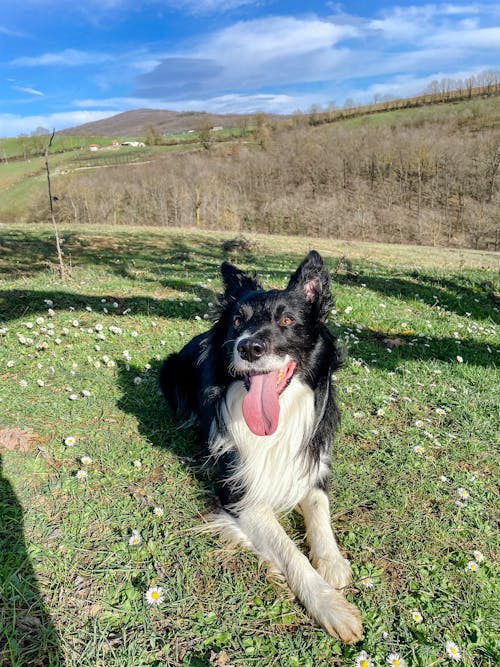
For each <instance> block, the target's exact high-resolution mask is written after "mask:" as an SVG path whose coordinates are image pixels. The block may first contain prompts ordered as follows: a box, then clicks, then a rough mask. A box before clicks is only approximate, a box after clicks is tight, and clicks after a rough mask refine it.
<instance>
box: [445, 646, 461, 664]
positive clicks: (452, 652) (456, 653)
mask: <svg viewBox="0 0 500 667" xmlns="http://www.w3.org/2000/svg"><path fill="white" fill-rule="evenodd" d="M446 653H447V654H448V657H449V658H451V660H454V661H455V662H460V660H461V659H462V655H461V653H460V649H459V648H458V646H457V645H456V644H455V642H446Z"/></svg>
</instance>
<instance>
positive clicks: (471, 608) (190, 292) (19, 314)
mask: <svg viewBox="0 0 500 667" xmlns="http://www.w3.org/2000/svg"><path fill="white" fill-rule="evenodd" d="M62 236H63V237H64V239H65V241H64V246H63V247H64V249H65V262H66V264H67V266H68V267H71V275H70V277H68V278H67V279H66V280H65V282H61V281H60V280H59V278H58V276H57V272H56V266H55V261H56V260H55V251H54V243H53V239H52V236H51V231H50V229H49V228H48V227H45V226H12V227H9V226H6V225H4V226H0V238H1V241H0V250H1V252H0V290H1V292H0V346H1V355H0V357H1V359H0V378H1V383H0V462H2V463H3V473H2V474H1V476H0V525H1V526H2V530H1V532H0V664H1V665H5V666H9V667H25V666H27V665H30V666H31V665H33V666H36V665H42V664H43V665H52V666H53V667H55V666H58V665H66V666H67V667H71V666H74V667H76V666H78V667H82V666H86V665H88V666H89V667H90V666H92V667H95V666H98V667H101V666H102V667H104V666H105V667H113V666H116V667H124V666H129V665H130V666H133V667H139V666H143V665H144V666H146V665H157V666H160V665H162V666H163V665H171V666H181V665H182V666H190V667H203V666H205V667H209V666H210V665H218V666H219V667H230V666H231V665H232V666H244V667H247V666H248V667H250V666H255V667H261V666H262V665H266V666H267V665H276V666H280V667H289V666H300V667H309V666H310V667H326V666H329V667H331V666H332V665H336V666H340V665H345V666H348V665H349V666H350V665H355V664H356V660H357V659H358V658H359V656H360V654H361V653H362V652H363V651H365V652H366V653H367V654H368V655H369V656H370V657H371V661H372V662H373V665H374V666H375V667H383V666H385V665H387V664H388V663H387V662H386V660H387V658H388V656H390V655H393V654H397V655H399V656H400V659H401V660H400V665H403V664H404V663H403V659H404V660H405V661H406V665H408V667H413V666H418V667H431V666H435V665H451V664H456V662H455V660H456V661H457V662H458V657H459V656H458V653H456V654H455V658H450V657H449V651H450V650H451V649H450V645H449V644H448V651H447V642H454V646H456V649H455V651H459V652H460V660H459V661H460V663H461V664H463V665H465V666H466V667H493V666H494V665H497V664H499V657H500V656H499V653H498V645H497V643H496V642H497V635H496V620H498V616H496V607H495V599H498V546H499V545H498V532H496V524H495V516H496V510H497V509H498V507H497V506H496V505H495V503H496V501H497V496H496V495H495V494H496V481H498V473H499V471H498V467H496V466H497V462H496V461H495V458H494V451H495V447H496V445H497V444H498V404H499V383H498V370H497V364H498V356H499V348H500V340H499V332H498V319H499V307H500V306H499V302H498V291H499V285H498V283H495V281H496V280H497V278H498V269H499V259H498V255H496V254H494V253H492V252H479V251H476V252H474V251H458V250H456V251H453V250H439V249H436V248H425V247H415V248H412V247H408V246H387V245H382V244H370V243H346V242H337V241H333V240H325V239H315V240H314V244H312V243H311V241H309V240H307V239H301V238H298V237H291V238H283V237H269V236H268V237H265V236H251V237H249V238H248V240H247V243H245V244H241V246H242V247H241V248H240V249H238V248H237V249H236V250H233V251H230V252H226V251H224V249H223V242H224V241H225V240H227V239H228V238H230V237H228V235H227V234H225V235H224V234H221V233H216V232H211V233H208V232H206V233H202V232H199V231H197V232H186V231H184V230H183V231H180V230H175V229H172V230H169V231H166V232H165V231H160V230H158V229H156V230H155V231H153V232H152V231H151V230H148V229H146V228H134V227H127V228H120V229H117V228H91V229H89V228H84V227H71V228H70V227H68V228H66V229H64V231H63V233H62ZM310 247H316V248H317V249H319V250H320V251H321V252H322V254H323V255H324V257H325V259H326V260H327V262H328V264H329V267H330V268H331V271H332V275H333V292H334V295H335V297H336V305H335V310H334V311H332V313H331V316H330V320H329V327H330V328H331V330H332V332H334V333H335V335H337V336H338V337H339V338H340V339H341V340H343V341H345V345H346V348H347V351H348V359H347V362H346V365H345V368H344V369H343V370H341V371H340V372H339V373H338V374H337V381H336V386H337V393H338V400H339V403H340V405H341V410H342V426H341V430H340V433H339V434H338V437H337V439H336V441H335V457H334V471H333V477H332V483H331V499H332V522H333V526H334V530H335V532H336V534H337V537H338V540H339V543H340V545H341V548H342V549H343V551H344V553H345V555H346V557H348V558H349V560H350V561H351V563H352V566H353V569H354V575H355V577H354V579H355V581H354V584H353V586H352V588H351V590H350V591H349V598H350V599H351V600H352V601H354V602H355V603H356V604H357V605H358V606H359V607H360V609H361V612H362V616H363V624H364V638H363V639H362V641H361V642H360V643H359V644H358V645H356V646H343V645H341V644H339V643H338V642H337V641H336V640H334V639H332V638H330V637H328V636H327V635H326V634H325V633H324V632H323V631H322V630H321V629H320V628H318V627H317V626H315V624H314V623H313V622H312V621H311V620H310V618H308V617H307V615H306V614H305V613H304V612H303V610H302V608H301V606H300V604H298V603H297V602H296V601H294V600H293V599H292V598H291V596H290V594H289V592H288V591H287V589H286V588H285V587H283V586H282V585H280V584H278V583H277V582H275V581H273V580H272V579H269V578H267V577H266V571H265V568H263V567H259V566H258V564H257V562H256V560H255V558H254V557H253V556H252V555H250V554H248V553H246V552H243V551H239V550H236V551H234V552H228V551H227V550H225V549H223V548H222V546H221V545H220V544H219V543H218V541H217V539H216V538H214V537H210V536H207V535H203V534H202V535H200V534H197V533H196V532H195V531H194V530H193V529H194V528H196V527H197V526H199V525H200V524H201V523H202V521H203V515H204V513H205V512H206V511H207V508H210V507H211V505H212V502H213V501H212V495H211V487H210V480H207V479H205V478H204V476H203V475H202V474H201V471H200V470H199V468H198V467H197V466H196V463H195V460H194V458H193V446H194V433H193V431H192V430H189V429H179V428H178V426H177V425H176V424H175V423H174V422H173V420H172V418H171V415H170V414H169V411H168V409H167V407H166V406H165V404H164V401H163V398H162V397H161V395H160V394H159V391H158V387H157V380H156V373H157V369H158V366H159V363H160V360H161V359H162V358H164V357H165V356H166V355H167V354H168V353H170V352H172V351H174V350H178V349H179V348H180V347H181V346H182V345H183V344H184V342H185V341H186V340H188V339H189V337H190V336H192V335H194V334H196V333H199V332H201V331H204V330H205V329H206V328H207V327H208V322H207V317H208V313H209V310H210V304H211V303H213V302H214V301H215V299H216V293H217V291H218V290H219V288H220V281H219V276H218V266H219V264H220V262H221V260H222V259H224V258H229V259H231V260H232V261H234V262H235V263H236V264H238V265H239V266H242V267H243V268H247V269H248V268H251V269H256V270H258V271H259V273H260V275H261V276H262V278H263V281H264V283H265V285H266V286H268V287H269V286H274V287H281V286H283V285H284V284H285V283H286V279H287V276H288V275H289V274H290V272H291V271H292V270H293V269H294V268H295V266H296V265H297V263H298V262H299V261H300V259H301V258H302V257H303V256H304V254H305V253H306V252H307V251H308V250H309V249H310ZM87 457H88V458H87ZM1 471H2V468H1V467H0V473H1ZM495 480H496V481H495ZM155 508H160V509H156V510H155ZM283 524H284V525H285V526H286V528H287V530H288V531H289V532H290V533H291V534H292V535H293V536H294V538H295V539H296V541H297V543H298V544H299V545H300V546H301V547H302V548H305V540H304V534H303V524H302V520H301V517H300V516H299V515H298V514H292V515H291V516H288V517H284V518H283ZM138 536H139V537H138ZM152 586H160V587H161V588H162V590H163V600H162V602H161V604H159V605H158V606H155V605H150V604H148V602H147V600H146V597H145V595H146V592H147V591H148V589H149V588H150V587H152ZM495 619H496V620H495ZM394 660H395V659H394V658H393V663H392V664H396V663H395V662H394Z"/></svg>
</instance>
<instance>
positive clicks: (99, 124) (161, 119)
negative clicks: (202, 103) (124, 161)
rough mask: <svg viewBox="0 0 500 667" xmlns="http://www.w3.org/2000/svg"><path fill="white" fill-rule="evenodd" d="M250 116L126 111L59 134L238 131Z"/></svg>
mask: <svg viewBox="0 0 500 667" xmlns="http://www.w3.org/2000/svg"><path fill="white" fill-rule="evenodd" d="M250 118H251V116H249V115H243V114H211V113H206V112H204V111H168V110H161V109H136V110H134V111H124V112H123V113H119V114H116V115H115V116H111V117H110V118H104V119H103V120H96V121H93V122H92V123H84V124H83V125H78V126H77V127H71V128H68V129H66V130H62V131H61V132H59V134H62V135H71V136H80V137H81V136H97V137H138V136H143V135H144V128H145V127H146V126H147V125H153V127H154V128H155V130H156V131H157V132H159V133H161V134H167V133H170V132H183V131H187V130H196V129H199V128H200V126H201V125H205V124H208V125H211V126H216V125H220V126H222V127H238V126H241V125H245V124H247V123H248V122H249V120H250Z"/></svg>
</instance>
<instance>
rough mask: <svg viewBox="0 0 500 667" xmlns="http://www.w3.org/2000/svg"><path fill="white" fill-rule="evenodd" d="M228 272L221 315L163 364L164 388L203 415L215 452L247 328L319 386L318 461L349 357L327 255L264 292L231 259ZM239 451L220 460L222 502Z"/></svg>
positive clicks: (310, 452)
mask: <svg viewBox="0 0 500 667" xmlns="http://www.w3.org/2000/svg"><path fill="white" fill-rule="evenodd" d="M221 273H222V278H223V282H224V287H225V289H224V293H223V294H222V295H221V296H220V297H219V303H218V307H217V311H216V321H215V323H214V324H213V326H212V328H211V329H210V330H209V331H207V332H206V333H203V334H200V335H199V336H196V337H195V338H193V339H192V340H191V341H190V342H189V343H187V345H186V346H185V347H184V348H183V349H182V350H181V351H180V352H179V353H175V354H172V355H170V356H169V357H168V358H167V359H166V361H165V362H164V363H163V365H162V367H161V369H160V385H161V388H162V390H163V393H164V395H165V397H166V398H167V400H168V402H169V404H170V406H171V408H172V410H173V411H174V413H175V414H176V416H177V417H178V418H179V419H180V420H187V419H189V417H191V416H192V415H195V416H196V417H197V420H198V424H199V437H200V440H201V444H202V446H203V448H204V449H205V453H206V455H207V456H209V454H210V452H209V439H210V430H211V428H212V424H213V423H214V420H215V422H216V423H217V428H218V429H219V430H223V429H224V424H223V423H222V421H221V419H220V410H219V407H220V404H221V402H223V401H224V400H225V395H226V392H227V390H228V388H229V386H230V385H231V383H232V382H234V381H235V379H241V375H235V374H234V372H232V371H231V362H232V359H233V347H234V341H235V339H236V338H237V337H240V336H241V333H242V330H244V331H245V332H246V333H248V334H250V335H252V336H256V337H257V338H258V340H259V342H260V343H261V344H262V345H263V346H264V348H265V353H273V354H275V355H278V356H282V355H285V354H288V355H289V356H290V357H291V358H292V359H293V360H294V361H295V362H296V363H297V366H296V370H295V375H296V376H297V377H299V378H300V379H301V380H302V381H303V382H304V383H305V384H307V385H308V386H309V387H310V388H311V389H312V390H313V392H314V399H315V400H314V402H315V427H314V432H313V436H312V437H311V439H310V440H309V441H308V442H307V443H304V446H305V447H306V448H307V458H308V461H309V463H310V465H317V464H318V461H319V458H320V455H321V453H322V452H325V451H327V450H329V449H330V446H331V443H332V440H333V436H334V433H335V430H336V428H337V424H338V421H339V412H338V408H337V405H336V402H335V398H334V391H333V387H332V380H331V375H332V373H333V372H334V371H335V370H337V369H338V368H339V367H340V366H341V364H342V359H343V355H342V351H341V349H340V348H339V346H338V344H337V341H336V339H335V338H334V337H333V336H332V334H331V333H330V332H329V330H328V329H327V327H326V326H325V319H326V317H327V315H328V313H329V311H330V309H331V308H332V306H333V299H332V296H331V294H330V276H329V273H328V270H327V268H326V266H325V264H324V262H323V260H322V258H321V257H320V255H319V254H318V253H317V252H316V251H311V252H310V253H309V254H308V255H307V256H306V258H305V259H304V261H303V262H302V263H301V264H300V266H299V267H298V268H297V270H296V271H295V273H293V275H292V276H291V278H290V281H289V283H288V286H287V288H286V289H285V290H268V291H265V290H263V288H262V287H261V285H260V283H259V282H258V281H257V279H256V278H255V277H253V276H251V275H249V274H247V273H244V272H242V271H241V270H240V269H238V268H236V267H235V266H233V265H232V264H229V263H228V262H224V263H223V264H222V266H221ZM283 314H287V315H288V316H291V317H293V320H294V322H293V324H292V325H291V326H288V327H282V326H280V325H279V323H278V320H279V318H280V316H282V315H283ZM237 317H238V318H239V319H241V320H242V324H241V325H240V327H239V329H238V330H236V328H235V327H234V320H235V318H237ZM285 391H286V390H285ZM235 456H237V455H236V453H235V454H234V455H230V456H229V457H228V456H225V457H223V459H222V460H220V461H218V474H219V475H220V477H221V479H219V480H218V481H219V482H220V485H219V496H220V499H221V502H222V504H223V505H231V504H233V503H234V501H235V498H234V496H233V494H232V493H231V492H230V490H229V488H228V486H227V485H225V484H224V477H225V475H226V474H227V471H228V469H232V468H233V467H234V457H235ZM327 481H328V480H327V479H318V480H317V483H318V486H320V487H321V488H326V484H327ZM239 495H241V491H240V492H239Z"/></svg>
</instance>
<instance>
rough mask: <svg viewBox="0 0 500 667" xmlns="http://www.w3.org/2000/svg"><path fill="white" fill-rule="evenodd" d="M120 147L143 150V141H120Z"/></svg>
mask: <svg viewBox="0 0 500 667" xmlns="http://www.w3.org/2000/svg"><path fill="white" fill-rule="evenodd" d="M122 146H133V148H145V146H146V144H145V143H144V142H143V141H122Z"/></svg>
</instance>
